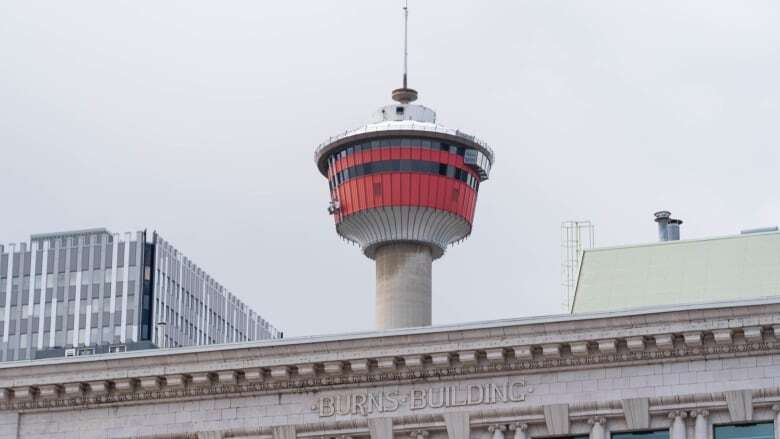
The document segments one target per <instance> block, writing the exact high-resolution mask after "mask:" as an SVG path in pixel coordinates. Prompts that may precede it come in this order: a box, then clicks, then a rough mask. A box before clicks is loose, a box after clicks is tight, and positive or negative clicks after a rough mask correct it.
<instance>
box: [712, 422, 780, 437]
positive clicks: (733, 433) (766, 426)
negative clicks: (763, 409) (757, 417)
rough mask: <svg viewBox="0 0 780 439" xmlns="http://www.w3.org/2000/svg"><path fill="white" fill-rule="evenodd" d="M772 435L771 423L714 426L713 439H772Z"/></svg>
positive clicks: (773, 433) (772, 425) (772, 426)
mask: <svg viewBox="0 0 780 439" xmlns="http://www.w3.org/2000/svg"><path fill="white" fill-rule="evenodd" d="M774 435H775V429H774V424H773V423H771V422H762V423H755V424H739V425H716V426H715V439H774V437H775V436H774Z"/></svg>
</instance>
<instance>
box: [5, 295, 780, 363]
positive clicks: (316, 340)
mask: <svg viewBox="0 0 780 439" xmlns="http://www.w3.org/2000/svg"><path fill="white" fill-rule="evenodd" d="M767 305H780V296H770V297H763V298H758V299H748V300H738V301H720V302H708V303H690V304H680V305H674V306H654V307H645V308H634V309H627V310H620V311H606V312H596V313H586V314H555V315H546V316H533V317H521V318H510V319H499V320H490V321H479V322H470V323H457V324H449V325H439V326H429V327H418V328H404V329H394V330H387V331H366V332H353V333H345V334H329V335H314V336H302V337H293V338H285V339H272V340H262V341H251V342H239V343H226V344H220V345H205V346H189V347H180V348H168V349H153V350H145V351H131V352H125V353H113V354H100V355H90V356H83V357H70V358H54V359H40V360H22V361H9V362H4V363H0V370H3V369H13V368H18V367H24V366H46V365H58V364H72V363H87V362H99V361H106V360H120V359H122V360H125V359H143V358H150V357H158V356H168V355H173V356H176V355H188V354H196V355H197V354H201V353H209V354H213V355H220V353H224V352H229V351H237V350H242V349H249V348H264V347H267V348H270V347H280V346H303V345H307V344H322V343H329V342H345V341H357V340H366V339H371V338H381V339H390V338H393V337H410V336H419V335H426V334H441V333H447V332H457V331H473V330H492V329H500V328H506V327H512V326H526V325H527V326H532V325H547V324H555V323H564V324H565V323H570V322H571V323H573V322H580V321H587V320H612V319H616V318H621V317H624V318H625V317H645V316H651V315H657V314H664V313H669V314H675V313H677V314H679V313H687V312H692V311H706V310H716V309H726V308H745V307H752V306H767Z"/></svg>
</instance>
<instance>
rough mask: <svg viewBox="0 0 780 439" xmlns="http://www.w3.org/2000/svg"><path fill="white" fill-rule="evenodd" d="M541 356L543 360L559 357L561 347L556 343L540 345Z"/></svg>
mask: <svg viewBox="0 0 780 439" xmlns="http://www.w3.org/2000/svg"><path fill="white" fill-rule="evenodd" d="M542 356H543V357H545V358H555V357H560V356H561V345H560V344H558V343H555V344H546V345H542Z"/></svg>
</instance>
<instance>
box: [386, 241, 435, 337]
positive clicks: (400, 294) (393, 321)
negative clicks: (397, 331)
mask: <svg viewBox="0 0 780 439" xmlns="http://www.w3.org/2000/svg"><path fill="white" fill-rule="evenodd" d="M374 258H375V260H376V327H377V329H380V330H382V329H393V328H405V327H410V326H429V325H430V324H431V271H432V266H433V254H432V253H431V248H430V247H429V246H427V245H422V244H414V243H405V242H399V243H391V244H387V245H383V246H381V247H379V248H377V249H376V253H375V254H374Z"/></svg>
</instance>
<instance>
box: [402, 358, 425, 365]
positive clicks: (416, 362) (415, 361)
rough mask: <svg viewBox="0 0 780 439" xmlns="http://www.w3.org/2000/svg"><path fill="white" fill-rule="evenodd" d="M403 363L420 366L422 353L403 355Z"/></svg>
mask: <svg viewBox="0 0 780 439" xmlns="http://www.w3.org/2000/svg"><path fill="white" fill-rule="evenodd" d="M404 364H405V365H406V367H422V365H423V356H422V355H406V356H404Z"/></svg>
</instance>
